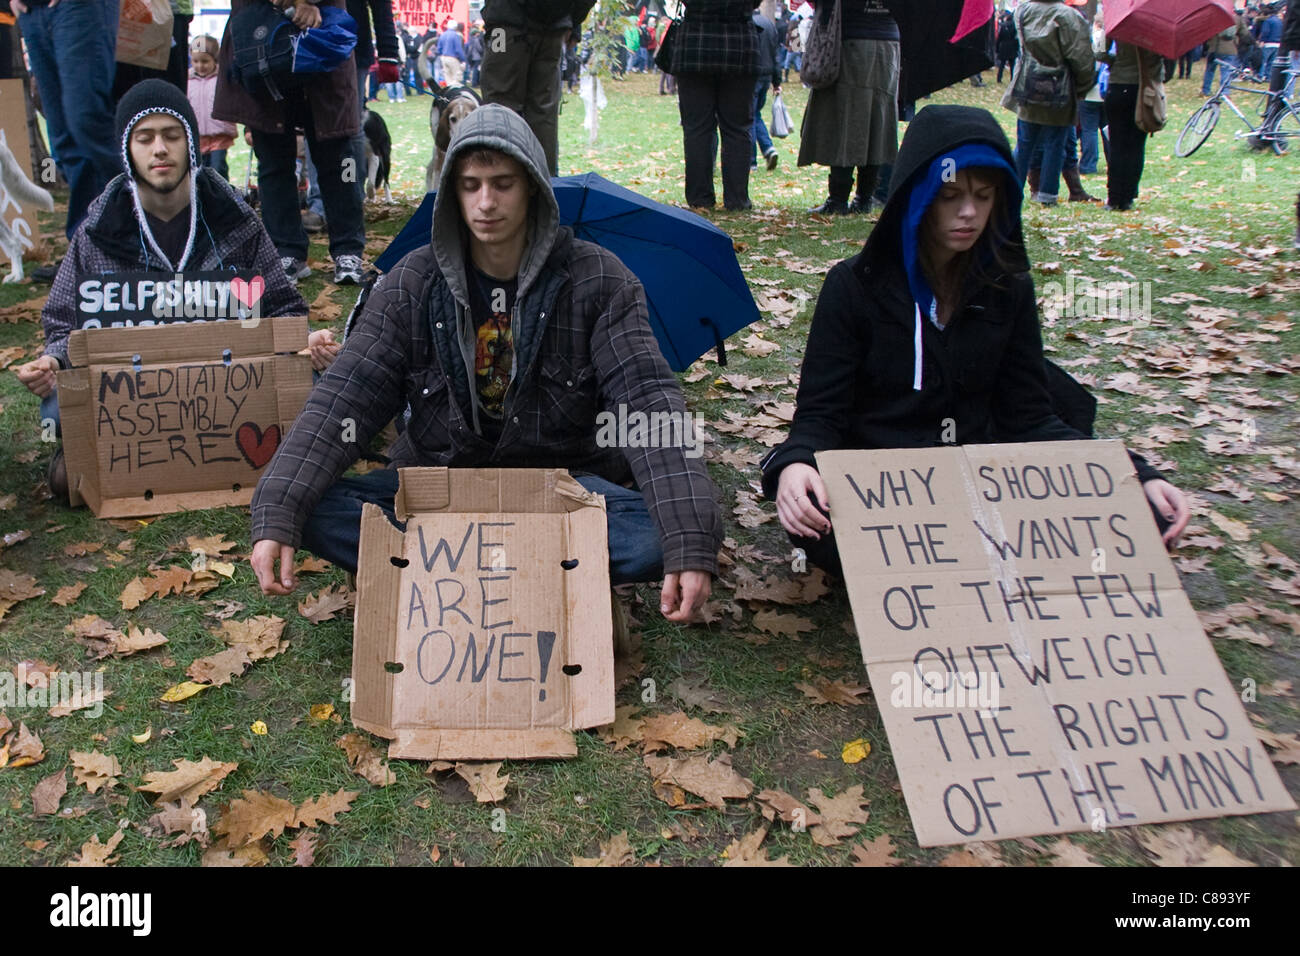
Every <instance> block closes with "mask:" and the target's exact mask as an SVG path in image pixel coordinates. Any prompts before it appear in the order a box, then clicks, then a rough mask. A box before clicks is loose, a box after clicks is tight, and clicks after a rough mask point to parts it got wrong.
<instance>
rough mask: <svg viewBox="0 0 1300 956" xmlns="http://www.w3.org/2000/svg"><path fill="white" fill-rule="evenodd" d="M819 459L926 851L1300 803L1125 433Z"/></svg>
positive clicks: (858, 618) (865, 646)
mask: <svg viewBox="0 0 1300 956" xmlns="http://www.w3.org/2000/svg"><path fill="white" fill-rule="evenodd" d="M817 463H818V467H819V468H820V470H821V474H822V476H823V478H824V479H825V481H826V486H827V492H828V496H829V498H830V503H831V515H832V521H833V523H834V527H835V536H836V541H837V543H838V547H839V552H840V556H841V558H842V560H843V564H844V573H845V576H846V578H847V581H848V590H849V599H850V601H851V603H852V606H853V619H854V623H855V624H856V626H857V630H858V635H859V640H860V642H861V645H862V654H863V659H864V660H865V662H866V665H867V673H868V676H869V677H870V679H871V687H872V690H873V692H874V694H875V697H876V700H877V702H878V704H879V706H880V710H881V713H882V715H883V717H884V720H885V729H886V732H887V733H888V735H889V742H890V747H891V749H892V752H893V757H894V761H895V763H896V765H897V767H898V773H899V777H900V778H901V780H902V784H903V793H904V795H905V797H906V799H907V806H908V810H909V812H910V814H911V817H912V824H913V826H914V828H915V829H916V835H917V840H918V842H919V843H920V844H921V845H922V846H939V845H943V844H951V843H963V842H968V841H972V840H989V839H1006V838H1009V837H1017V836H1031V835H1035V834H1047V833H1063V832H1069V831H1074V830H1095V831H1100V830H1104V829H1105V828H1107V827H1114V826H1131V825H1135V824H1142V823H1157V822H1163V821H1171V820H1186V819H1192V818H1196V817H1212V816H1225V815H1231V814H1242V813H1256V812H1261V811H1270V810H1293V809H1295V807H1296V804H1295V802H1294V801H1293V800H1292V798H1291V796H1290V795H1289V794H1288V793H1287V791H1286V789H1285V788H1284V787H1283V786H1282V783H1281V781H1280V780H1279V778H1278V775H1277V772H1276V771H1275V770H1274V768H1273V765H1272V764H1271V763H1270V761H1269V758H1268V756H1267V755H1266V753H1265V752H1264V749H1263V747H1262V746H1261V745H1260V744H1259V742H1258V740H1257V739H1256V736H1255V733H1254V731H1253V730H1252V728H1251V724H1250V721H1249V720H1248V719H1247V717H1246V713H1245V711H1244V709H1243V708H1242V704H1241V700H1240V699H1239V697H1238V695H1237V693H1236V691H1235V689H1234V687H1233V685H1232V683H1230V681H1229V679H1228V677H1227V675H1226V674H1225V673H1224V670H1223V666H1222V665H1221V663H1220V662H1219V659H1218V656H1217V655H1216V654H1215V652H1214V649H1213V648H1212V647H1211V646H1210V643H1209V640H1208V639H1207V638H1206V636H1205V633H1204V631H1203V630H1202V628H1201V624H1200V621H1199V620H1198V619H1197V617H1196V614H1195V612H1194V611H1193V610H1192V607H1191V604H1190V602H1189V601H1188V599H1187V596H1186V594H1185V593H1184V592H1183V590H1182V588H1181V586H1180V584H1179V581H1178V575H1177V572H1176V571H1175V569H1174V567H1173V564H1172V563H1171V562H1170V560H1169V557H1168V555H1167V553H1166V552H1165V549H1164V546H1163V544H1162V542H1161V540H1160V536H1159V533H1158V532H1157V530H1156V526H1155V523H1154V521H1153V520H1152V517H1151V513H1150V509H1149V507H1148V504H1147V501H1146V498H1145V496H1144V495H1143V493H1142V489H1141V486H1140V484H1139V483H1138V480H1137V478H1136V476H1135V475H1134V473H1133V468H1132V466H1131V464H1130V462H1129V460H1128V457H1127V456H1126V455H1125V453H1124V450H1123V446H1122V445H1121V444H1120V443H1119V442H1110V441H1087V442H1085V441H1079V442H1048V443H1037V444H1012V445H972V446H965V447H947V448H928V449H916V450H893V451H834V452H823V453H820V454H818V456H817Z"/></svg>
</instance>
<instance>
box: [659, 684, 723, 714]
mask: <svg viewBox="0 0 1300 956" xmlns="http://www.w3.org/2000/svg"><path fill="white" fill-rule="evenodd" d="M668 693H670V694H672V695H673V696H674V697H676V698H677V699H678V700H680V701H681V702H682V703H683V704H685V705H686V706H687V707H698V708H699V709H700V710H702V711H704V712H705V713H709V714H727V713H731V711H730V710H729V709H728V708H727V707H726V706H725V705H724V704H723V701H722V699H721V698H720V697H719V696H718V692H717V691H716V690H714V689H713V688H711V687H708V686H706V685H704V684H693V683H690V682H689V681H687V680H685V679H684V678H681V677H679V678H677V679H676V680H675V681H673V682H672V683H671V684H669V685H668Z"/></svg>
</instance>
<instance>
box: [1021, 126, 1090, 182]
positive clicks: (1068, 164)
mask: <svg viewBox="0 0 1300 956" xmlns="http://www.w3.org/2000/svg"><path fill="white" fill-rule="evenodd" d="M1065 130H1066V132H1065V143H1064V145H1063V146H1062V147H1061V169H1062V170H1070V169H1078V168H1079V134H1078V132H1077V131H1076V130H1075V128H1074V127H1073V126H1067V127H1066V128H1065ZM1042 166H1043V144H1042V143H1041V142H1039V144H1038V146H1037V148H1035V149H1034V155H1033V158H1032V159H1030V160H1029V168H1030V169H1041V168H1042ZM1093 172H1096V170H1093ZM1039 185H1042V184H1041V183H1040V184H1039Z"/></svg>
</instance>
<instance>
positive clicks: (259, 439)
mask: <svg viewBox="0 0 1300 956" xmlns="http://www.w3.org/2000/svg"><path fill="white" fill-rule="evenodd" d="M235 445H236V446H237V447H238V448H239V453H240V454H241V455H243V456H244V460H245V461H247V462H248V463H249V464H250V465H252V466H253V467H254V468H261V467H262V466H263V465H265V464H266V463H267V462H268V461H270V460H271V456H272V455H274V454H275V450H276V448H278V447H279V445H280V426H279V425H272V426H271V427H270V428H268V429H267V430H266V431H262V429H260V428H258V427H257V426H256V425H255V424H253V423H252V422H244V424H242V425H240V426H239V428H238V429H236V430H235Z"/></svg>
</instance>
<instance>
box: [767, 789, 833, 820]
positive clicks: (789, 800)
mask: <svg viewBox="0 0 1300 956" xmlns="http://www.w3.org/2000/svg"><path fill="white" fill-rule="evenodd" d="M754 799H755V800H757V801H758V802H759V804H760V805H761V806H762V810H763V817H764V818H765V819H767V820H775V819H777V818H778V817H779V818H780V819H781V820H782V821H783V822H785V823H793V824H797V825H799V826H800V827H801V828H803V829H807V828H808V827H810V826H814V825H816V824H818V823H821V822H822V818H821V817H820V816H818V815H817V814H816V813H813V811H811V810H809V809H808V808H807V807H806V806H805V805H804V804H802V803H800V802H799V800H798V799H797V798H795V797H793V796H791V795H790V794H788V793H786V792H785V791H784V790H760V791H759V793H758V796H756V797H755V798H754Z"/></svg>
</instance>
